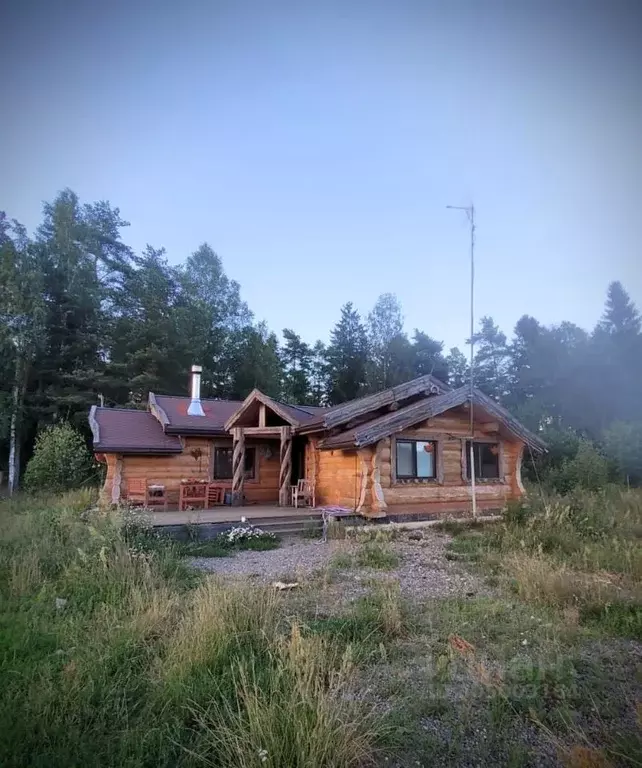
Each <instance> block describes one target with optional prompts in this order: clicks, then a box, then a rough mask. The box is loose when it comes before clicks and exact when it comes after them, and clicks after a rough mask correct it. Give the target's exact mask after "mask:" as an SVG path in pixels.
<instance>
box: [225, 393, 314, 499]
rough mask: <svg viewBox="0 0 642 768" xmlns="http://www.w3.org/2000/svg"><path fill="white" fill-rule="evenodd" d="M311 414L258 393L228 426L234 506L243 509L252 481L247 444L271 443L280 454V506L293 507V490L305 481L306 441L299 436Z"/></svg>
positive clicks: (252, 394)
mask: <svg viewBox="0 0 642 768" xmlns="http://www.w3.org/2000/svg"><path fill="white" fill-rule="evenodd" d="M306 417H307V418H309V414H308V413H306V412H303V411H302V410H301V409H300V408H297V407H296V406H290V405H286V404H284V403H279V402H278V401H276V400H272V398H270V397H268V396H267V395H264V394H263V393H262V392H260V391H259V390H257V389H255V390H253V391H252V392H250V394H249V395H248V396H247V397H246V398H245V401H244V402H243V405H242V406H241V407H240V408H239V410H238V411H237V412H236V413H235V414H234V415H233V416H232V417H231V418H230V419H229V420H228V421H227V422H226V424H225V429H226V430H227V431H228V432H229V433H230V434H231V435H232V504H233V505H235V506H240V505H242V504H243V499H244V497H245V486H246V485H247V484H249V480H248V478H247V475H246V473H245V471H244V470H245V451H246V448H247V445H248V443H251V442H256V441H261V442H263V441H265V442H266V443H267V442H269V444H270V445H272V446H274V450H275V452H276V451H278V500H277V501H278V505H279V507H289V506H291V504H292V498H293V491H292V489H293V486H296V484H297V482H299V481H303V480H305V466H306V462H305V455H306V449H307V438H306V437H302V436H299V435H297V434H296V432H297V428H298V427H300V426H301V423H302V420H303V419H305V418H306Z"/></svg>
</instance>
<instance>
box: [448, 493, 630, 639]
mask: <svg viewBox="0 0 642 768" xmlns="http://www.w3.org/2000/svg"><path fill="white" fill-rule="evenodd" d="M452 532H453V533H454V534H455V539H454V540H453V542H452V544H451V547H450V550H451V553H452V555H451V556H452V557H456V558H457V559H458V560H461V559H466V560H469V561H476V562H478V563H480V565H481V566H482V568H483V569H484V570H485V571H486V572H487V573H493V574H495V575H498V576H501V577H503V579H504V581H505V582H506V583H507V584H508V586H509V588H511V589H512V590H513V591H514V592H515V593H516V594H517V595H519V596H520V597H521V598H522V599H524V600H526V601H528V602H536V603H540V604H544V605H549V606H554V607H557V608H559V609H574V610H576V611H577V612H578V619H579V621H580V622H581V623H582V624H584V625H587V626H591V627H592V628H593V629H596V630H601V631H603V632H604V633H606V634H613V635H621V636H624V637H632V638H636V639H638V640H640V639H642V541H641V538H642V493H641V492H640V491H624V490H622V489H609V490H607V491H604V492H601V493H587V492H576V493H573V494H570V495H569V496H565V497H560V496H551V497H545V498H541V497H539V496H534V497H532V498H531V499H529V500H528V501H527V502H523V503H517V504H513V505H511V506H509V508H508V509H507V511H506V513H505V516H504V520H503V522H501V523H497V524H493V525H489V524H486V525H484V526H483V527H480V528H479V529H476V530H471V529H470V527H458V529H457V530H453V531H452Z"/></svg>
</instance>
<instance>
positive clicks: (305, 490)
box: [292, 479, 316, 507]
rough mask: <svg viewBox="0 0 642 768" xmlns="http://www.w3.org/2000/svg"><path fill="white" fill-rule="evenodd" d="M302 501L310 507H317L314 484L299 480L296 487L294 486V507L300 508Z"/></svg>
mask: <svg viewBox="0 0 642 768" xmlns="http://www.w3.org/2000/svg"><path fill="white" fill-rule="evenodd" d="M300 501H302V502H303V504H307V505H308V506H309V507H315V506H316V499H315V495H314V483H311V482H310V481H309V480H305V479H303V480H299V482H298V483H297V484H296V485H293V486H292V506H293V507H298V506H299V502H300Z"/></svg>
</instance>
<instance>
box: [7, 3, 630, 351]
mask: <svg viewBox="0 0 642 768" xmlns="http://www.w3.org/2000/svg"><path fill="white" fill-rule="evenodd" d="M63 6H64V9H65V10H63ZM0 13H1V14H2V16H1V17H0V21H1V23H0V27H1V28H2V29H3V45H2V48H1V49H0V66H1V70H0V71H2V72H3V74H4V78H3V93H2V106H3V120H2V124H1V127H0V134H1V135H0V139H1V141H0V168H1V173H0V208H4V209H5V210H6V211H7V213H8V214H9V215H10V216H14V217H16V218H18V219H19V220H21V221H22V222H23V223H25V224H26V225H27V227H28V228H30V229H32V228H33V227H35V226H36V224H37V223H38V220H39V217H40V208H41V203H42V201H43V200H49V199H51V198H52V197H53V196H54V195H55V194H56V192H57V191H58V190H59V189H61V188H63V187H65V186H69V187H71V188H72V189H74V190H75V191H76V192H77V193H78V194H79V195H80V197H81V199H82V200H83V201H94V200H97V199H108V200H109V201H110V202H111V203H112V204H114V205H117V206H119V207H120V209H121V213H122V215H123V217H124V218H126V219H128V220H129V221H131V223H132V226H131V228H130V229H129V230H128V231H127V232H126V233H125V240H126V242H128V243H129V244H130V245H132V246H133V247H134V248H136V249H137V250H140V249H142V248H143V247H144V245H145V244H146V243H147V242H150V243H151V244H153V245H155V246H164V247H165V248H166V249H167V253H168V257H169V258H170V260H171V261H173V262H177V261H181V260H183V259H184V258H185V256H186V255H187V254H188V253H189V252H190V251H192V250H194V249H195V248H196V247H197V246H198V245H199V243H200V242H202V241H204V240H206V241H208V242H209V243H210V244H211V245H212V246H213V247H214V249H215V250H216V251H217V252H218V253H219V254H220V255H221V257H222V258H223V261H224V265H225V268H226V270H227V272H228V274H229V275H230V276H231V277H233V278H235V279H237V280H238V281H239V282H240V284H241V288H242V293H243V297H244V298H245V299H246V300H247V302H248V303H249V305H250V307H251V309H252V310H253V311H254V312H255V314H256V316H257V318H259V319H261V318H264V319H266V320H267V322H268V324H269V325H270V327H271V328H273V329H275V330H278V331H280V330H281V329H282V328H283V327H292V328H294V329H295V330H296V331H298V332H299V333H301V334H302V336H303V337H304V338H305V339H306V340H308V341H314V340H315V339H316V338H318V337H320V338H322V339H324V340H326V339H327V337H328V333H329V330H330V328H331V327H332V325H333V324H334V323H335V322H336V320H337V319H338V316H339V308H340V306H341V305H342V304H343V303H344V302H345V301H348V300H352V301H354V303H355V305H356V306H357V308H358V309H359V310H361V311H362V312H363V313H364V314H365V313H366V312H367V311H368V309H369V308H370V307H371V306H372V304H373V303H374V301H375V299H376V297H377V296H378V295H379V294H380V293H382V292H385V291H392V292H394V293H396V294H397V296H398V297H399V299H400V300H401V302H402V304H403V308H404V313H405V317H406V325H407V328H408V330H409V331H411V330H412V329H413V328H414V327H416V326H417V327H419V328H421V329H422V330H424V331H426V332H427V333H429V334H431V335H432V336H434V337H436V338H438V339H440V340H444V341H445V343H446V346H447V347H449V346H451V345H454V344H458V345H460V346H462V345H463V341H464V339H465V337H466V336H467V329H468V240H467V237H468V234H467V225H466V222H465V218H464V215H463V214H461V215H459V214H458V213H456V212H453V211H447V210H446V208H445V206H446V205H447V204H453V205H464V204H467V203H469V202H470V201H474V202H475V205H476V207H477V211H478V250H477V254H478V264H477V272H478V281H477V293H476V297H477V300H476V316H477V317H480V316H481V315H483V314H491V315H492V316H493V317H494V318H495V320H496V321H497V322H498V323H499V324H500V325H501V327H502V328H503V329H504V330H505V331H507V332H510V330H511V329H512V327H513V326H514V324H515V321H516V320H517V319H518V318H519V317H520V315H522V314H523V313H528V314H532V315H535V317H537V318H538V319H539V320H541V321H543V322H546V323H554V322H559V321H561V320H572V321H574V322H577V323H578V324H580V325H582V326H584V327H591V326H592V325H593V324H594V323H595V322H596V321H597V320H598V318H599V315H600V313H601V311H602V305H603V301H604V295H605V291H606V287H607V284H608V282H609V281H610V280H614V279H619V280H621V281H622V282H623V283H624V285H625V287H626V288H627V289H628V290H629V292H630V293H631V294H632V296H633V298H634V299H635V300H636V302H637V303H638V305H639V306H642V249H641V247H640V234H639V229H640V214H641V212H642V141H641V139H640V137H642V53H640V51H636V45H639V40H640V39H641V37H642V34H641V33H642V23H641V18H642V7H640V5H639V3H636V2H635V0H631V2H628V3H627V2H606V0H604V2H603V3H601V4H599V3H595V2H588V1H587V2H583V1H582V0H568V1H567V2H553V1H549V0H542V2H538V1H536V0H533V2H519V0H518V1H512V2H508V0H506V2H495V1H493V2H491V1H490V0H477V1H475V2H473V1H472V0H471V2H459V1H457V0H453V1H452V2H446V1H445V0H444V2H441V3H431V2H404V1H403V0H400V1H399V2H394V3H393V2H388V3H376V2H367V3H365V2H357V0H355V1H354V2H350V3H348V2H340V3H339V2H330V1H327V2H317V3H306V2H291V3H286V2H278V0H274V2H254V3H250V2H242V1H241V2H233V1H231V2H208V3H197V2H192V1H191V0H186V2H183V3H181V4H178V3H171V4H169V3H163V2H162V0H161V1H160V2H154V3H151V2H150V3H143V2H133V3H121V2H111V3H104V4H95V3H89V2H67V3H46V4H45V3H42V4H41V5H40V4H37V3H34V2H29V0H26V2H23V3H20V4H18V3H17V2H14V3H13V8H8V7H7V6H6V5H5V7H4V10H3V11H2V12H0Z"/></svg>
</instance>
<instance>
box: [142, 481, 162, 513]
mask: <svg viewBox="0 0 642 768" xmlns="http://www.w3.org/2000/svg"><path fill="white" fill-rule="evenodd" d="M145 506H146V507H162V508H163V510H164V511H167V489H166V488H165V486H164V485H162V484H160V483H150V484H149V485H148V486H147V488H146V492H145Z"/></svg>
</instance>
